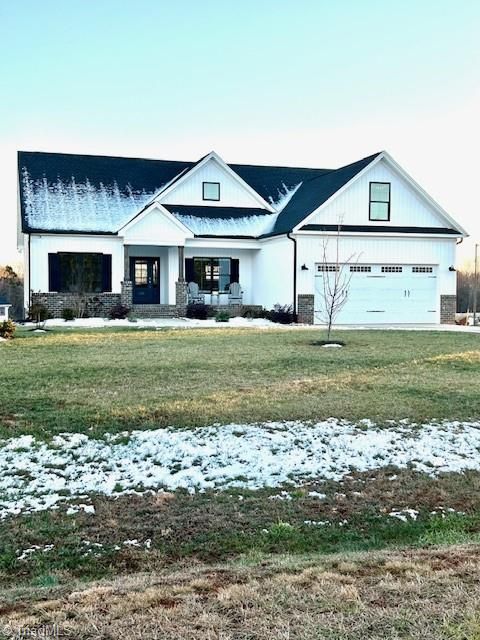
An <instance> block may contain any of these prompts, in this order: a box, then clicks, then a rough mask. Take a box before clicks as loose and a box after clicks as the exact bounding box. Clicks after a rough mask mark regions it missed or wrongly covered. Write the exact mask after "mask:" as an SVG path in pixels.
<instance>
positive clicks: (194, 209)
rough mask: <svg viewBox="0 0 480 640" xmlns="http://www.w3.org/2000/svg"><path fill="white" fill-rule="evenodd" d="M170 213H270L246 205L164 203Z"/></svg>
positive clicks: (233, 215)
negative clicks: (210, 205) (216, 205)
mask: <svg viewBox="0 0 480 640" xmlns="http://www.w3.org/2000/svg"><path fill="white" fill-rule="evenodd" d="M162 206H163V207H165V209H168V211H170V213H174V214H178V215H181V216H193V217H195V218H212V219H215V218H223V219H234V218H244V217H249V216H265V215H270V211H268V210H267V209H250V208H247V207H199V206H190V205H187V204H164V205H162Z"/></svg>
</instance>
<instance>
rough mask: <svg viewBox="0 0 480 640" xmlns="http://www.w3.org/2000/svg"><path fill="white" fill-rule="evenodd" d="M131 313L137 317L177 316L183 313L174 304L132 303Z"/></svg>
mask: <svg viewBox="0 0 480 640" xmlns="http://www.w3.org/2000/svg"><path fill="white" fill-rule="evenodd" d="M132 313H133V315H134V316H136V317H137V318H178V317H179V316H180V315H183V314H181V309H180V310H179V308H178V307H177V306H176V305H174V304H134V305H133V307H132Z"/></svg>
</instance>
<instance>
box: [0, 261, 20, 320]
mask: <svg viewBox="0 0 480 640" xmlns="http://www.w3.org/2000/svg"><path fill="white" fill-rule="evenodd" d="M0 297H2V298H7V300H8V302H9V303H10V304H11V305H12V306H11V308H10V317H11V318H13V319H14V320H23V318H24V316H25V313H24V309H23V278H22V277H21V276H19V275H18V274H17V273H16V272H15V271H14V269H12V267H10V266H9V265H6V266H5V267H1V266H0Z"/></svg>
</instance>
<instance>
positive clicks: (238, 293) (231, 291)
mask: <svg viewBox="0 0 480 640" xmlns="http://www.w3.org/2000/svg"><path fill="white" fill-rule="evenodd" d="M242 302H243V291H242V287H241V286H240V283H239V282H232V284H231V285H230V286H229V288H228V304H242Z"/></svg>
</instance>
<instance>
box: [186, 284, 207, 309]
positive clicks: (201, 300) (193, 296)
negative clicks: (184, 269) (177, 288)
mask: <svg viewBox="0 0 480 640" xmlns="http://www.w3.org/2000/svg"><path fill="white" fill-rule="evenodd" d="M187 295H188V303H189V304H205V296H204V295H203V293H200V292H199V290H198V284H197V283H196V282H189V283H188V285H187Z"/></svg>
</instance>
